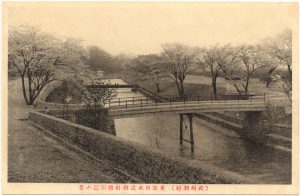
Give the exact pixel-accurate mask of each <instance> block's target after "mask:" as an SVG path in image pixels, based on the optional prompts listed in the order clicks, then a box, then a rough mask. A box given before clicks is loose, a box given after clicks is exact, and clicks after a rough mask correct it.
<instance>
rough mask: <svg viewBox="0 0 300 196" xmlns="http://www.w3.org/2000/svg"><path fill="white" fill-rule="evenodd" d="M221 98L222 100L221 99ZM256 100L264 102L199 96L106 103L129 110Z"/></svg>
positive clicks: (260, 97) (133, 98)
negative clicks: (132, 108) (165, 100)
mask: <svg viewBox="0 0 300 196" xmlns="http://www.w3.org/2000/svg"><path fill="white" fill-rule="evenodd" d="M221 98H223V99H221ZM254 99H255V100H257V99H263V102H265V101H266V97H265V95H264V96H251V97H250V98H249V99H239V97H237V99H227V97H226V96H222V97H219V98H218V99H216V98H213V99H200V96H196V97H186V98H185V97H184V98H182V99H169V101H168V102H159V101H157V100H152V99H148V98H147V97H146V98H142V99H136V98H135V97H132V99H127V100H122V101H121V100H119V101H109V102H108V107H109V108H129V107H141V108H142V107H146V106H158V105H170V106H171V105H172V104H173V105H174V104H175V105H176V104H178V103H181V104H183V105H185V104H189V103H192V104H200V103H204V102H211V103H214V102H215V103H220V101H224V103H232V101H237V102H238V103H239V102H245V101H247V102H252V101H253V100H254Z"/></svg>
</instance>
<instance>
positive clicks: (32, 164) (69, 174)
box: [8, 80, 129, 183]
mask: <svg viewBox="0 0 300 196" xmlns="http://www.w3.org/2000/svg"><path fill="white" fill-rule="evenodd" d="M19 84H20V81H17V80H16V81H10V82H9V100H10V101H9V104H8V105H9V114H8V118H9V123H8V181H9V182H70V183H71V182H77V183H84V182H85V183H87V182H91V183H101V182H102V183H103V182H105V183H110V182H128V181H129V177H128V176H126V175H122V174H120V173H118V172H116V171H115V170H114V169H112V168H110V167H107V166H105V165H102V164H101V163H100V162H98V161H96V160H94V159H91V158H89V157H87V156H85V155H83V154H81V153H78V152H75V151H72V150H70V149H69V148H67V147H66V146H64V145H63V144H61V143H59V142H57V141H56V140H55V139H53V138H51V137H48V136H47V134H45V133H44V132H42V131H41V130H39V129H36V128H34V127H32V126H31V125H30V124H29V123H28V122H27V121H26V120H23V119H26V118H27V115H28V112H29V111H30V110H33V108H32V107H28V106H25V105H24V102H23V97H22V94H21V91H20V90H21V89H20V85H19ZM18 119H21V120H18Z"/></svg>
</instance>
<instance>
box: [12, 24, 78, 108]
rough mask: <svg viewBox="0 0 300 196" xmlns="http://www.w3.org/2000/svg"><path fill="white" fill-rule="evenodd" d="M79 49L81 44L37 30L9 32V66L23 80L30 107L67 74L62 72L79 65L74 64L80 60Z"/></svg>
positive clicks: (31, 28)
mask: <svg viewBox="0 0 300 196" xmlns="http://www.w3.org/2000/svg"><path fill="white" fill-rule="evenodd" d="M78 47H79V46H78V43H76V44H75V45H74V43H73V42H72V44H71V43H70V41H68V40H67V41H62V40H60V39H58V38H57V37H55V36H54V35H51V34H48V33H44V32H42V31H41V30H40V28H39V27H37V26H20V27H10V28H9V38H8V56H9V58H8V59H9V61H8V64H9V67H15V68H16V69H17V72H18V74H19V75H20V77H21V82H22V89H23V96H24V99H25V102H26V104H28V105H32V104H33V103H34V101H35V99H36V98H37V97H38V95H39V94H40V92H41V90H42V89H43V88H44V87H45V86H46V85H47V84H48V83H50V82H52V81H53V80H55V79H57V78H56V74H58V75H59V74H60V73H62V72H63V69H61V68H63V67H64V66H69V67H70V66H73V65H76V64H73V63H74V62H78V61H79V60H75V61H74V59H79V58H80V55H79V52H78V51H77V50H76V49H78ZM74 52H75V53H74ZM64 73H66V72H64ZM61 75H64V74H61ZM26 82H27V84H26Z"/></svg>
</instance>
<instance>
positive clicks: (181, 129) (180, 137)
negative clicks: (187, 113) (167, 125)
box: [179, 114, 183, 145]
mask: <svg viewBox="0 0 300 196" xmlns="http://www.w3.org/2000/svg"><path fill="white" fill-rule="evenodd" d="M179 115H180V135H179V140H180V145H182V140H183V114H179Z"/></svg>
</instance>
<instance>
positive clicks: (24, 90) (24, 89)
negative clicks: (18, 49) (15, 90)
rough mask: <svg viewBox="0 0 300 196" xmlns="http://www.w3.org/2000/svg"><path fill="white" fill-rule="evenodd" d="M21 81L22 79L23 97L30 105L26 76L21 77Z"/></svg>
mask: <svg viewBox="0 0 300 196" xmlns="http://www.w3.org/2000/svg"><path fill="white" fill-rule="evenodd" d="M21 79H22V90H23V96H24V99H25V102H26V104H27V105H29V101H28V98H27V94H26V88H25V74H23V75H21Z"/></svg>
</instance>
